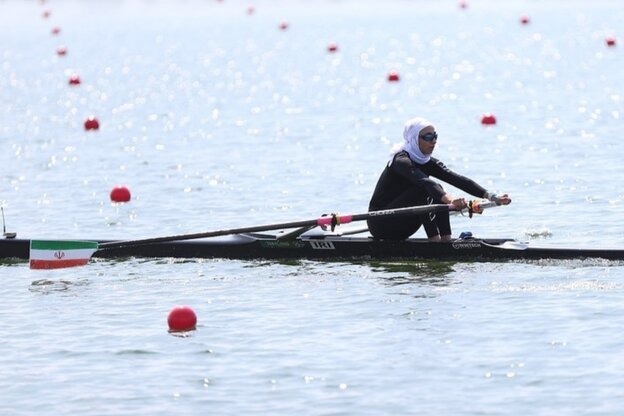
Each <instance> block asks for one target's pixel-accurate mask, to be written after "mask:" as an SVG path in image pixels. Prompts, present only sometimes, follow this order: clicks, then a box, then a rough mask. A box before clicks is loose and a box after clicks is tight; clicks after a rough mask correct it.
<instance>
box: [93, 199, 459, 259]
mask: <svg viewBox="0 0 624 416" xmlns="http://www.w3.org/2000/svg"><path fill="white" fill-rule="evenodd" d="M453 210H454V206H453V205H451V204H448V205H447V204H433V205H419V206H415V207H406V208H395V209H385V210H382V211H369V212H365V213H363V214H352V215H337V214H331V215H328V216H324V217H320V218H316V219H312V220H303V221H294V222H282V223H277V224H266V225H255V226H251V227H243V228H229V229H225V230H217V231H206V232H202V233H192V234H179V235H172V236H167V237H154V238H144V239H140V240H127V241H111V242H108V243H101V244H100V245H99V248H100V249H109V248H122V247H134V246H143V245H148V244H154V243H164V242H167V241H181V240H194V239H197V238H208V237H219V236H224V235H233V234H246V233H256V232H260V231H272V230H282V229H286V228H300V227H316V226H319V227H327V226H329V227H331V229H332V231H333V230H334V228H335V227H336V226H337V225H340V224H348V223H350V222H355V221H364V220H367V219H369V218H379V217H395V216H402V215H420V214H428V213H432V212H445V211H453Z"/></svg>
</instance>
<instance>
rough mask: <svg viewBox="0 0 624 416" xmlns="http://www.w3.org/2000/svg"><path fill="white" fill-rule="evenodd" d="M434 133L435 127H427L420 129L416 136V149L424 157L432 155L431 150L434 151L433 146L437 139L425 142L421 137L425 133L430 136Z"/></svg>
mask: <svg viewBox="0 0 624 416" xmlns="http://www.w3.org/2000/svg"><path fill="white" fill-rule="evenodd" d="M435 132H436V130H435V126H427V127H425V128H424V129H422V130H421V131H420V133H419V134H418V147H419V148H420V151H421V152H423V154H424V155H430V154H431V153H433V149H435V145H436V143H437V142H438V139H433V140H430V141H427V140H425V139H423V137H424V136H426V135H427V133H429V134H432V133H435Z"/></svg>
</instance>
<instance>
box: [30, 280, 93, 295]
mask: <svg viewBox="0 0 624 416" xmlns="http://www.w3.org/2000/svg"><path fill="white" fill-rule="evenodd" d="M88 284H89V282H88V281H80V280H79V281H71V280H63V279H60V280H52V279H38V280H33V282H32V283H31V284H30V288H29V289H28V290H29V291H31V292H33V293H39V294H42V295H49V294H51V293H57V292H69V291H70V290H71V289H73V288H74V287H80V286H86V285H88Z"/></svg>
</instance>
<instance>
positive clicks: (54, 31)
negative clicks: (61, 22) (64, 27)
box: [50, 27, 61, 35]
mask: <svg viewBox="0 0 624 416" xmlns="http://www.w3.org/2000/svg"><path fill="white" fill-rule="evenodd" d="M50 32H52V34H53V35H58V34H59V33H61V28H60V27H53V28H52V30H51V31H50Z"/></svg>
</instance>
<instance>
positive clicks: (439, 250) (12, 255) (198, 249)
mask: <svg viewBox="0 0 624 416" xmlns="http://www.w3.org/2000/svg"><path fill="white" fill-rule="evenodd" d="M99 242H100V243H102V242H105V240H100V241H99ZM29 245H30V240H27V239H4V240H0V258H1V259H18V260H28V256H29ZM93 257H96V258H128V257H142V258H224V259H242V260H247V259H267V260H281V259H302V260H305V259H308V260H321V261H340V260H416V259H434V260H460V261H507V260H522V259H529V260H539V259H587V258H596V259H598V258H600V259H606V260H624V249H596V248H586V249H584V248H555V247H534V246H530V245H527V244H524V243H519V242H517V241H515V240H510V239H466V240H455V241H453V242H448V243H447V242H443V243H433V242H429V241H427V240H425V239H408V240H402V241H387V240H386V241H379V240H373V239H372V238H370V237H368V238H367V237H340V236H329V237H324V238H297V239H294V240H289V241H283V240H279V239H276V238H275V236H270V235H260V234H257V235H236V236H230V237H227V238H213V239H204V240H189V241H175V242H166V243H156V244H149V245H142V246H134V247H125V248H114V249H106V250H98V251H97V252H95V254H94V256H93Z"/></svg>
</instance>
